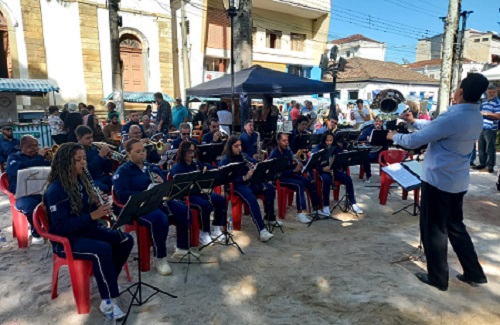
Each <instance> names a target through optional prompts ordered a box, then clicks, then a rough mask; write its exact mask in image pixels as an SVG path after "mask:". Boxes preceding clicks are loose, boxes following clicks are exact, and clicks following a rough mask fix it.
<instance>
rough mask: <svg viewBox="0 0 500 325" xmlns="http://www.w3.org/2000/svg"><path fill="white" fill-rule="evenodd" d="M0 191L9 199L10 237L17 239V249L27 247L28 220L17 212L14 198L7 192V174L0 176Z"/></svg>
mask: <svg viewBox="0 0 500 325" xmlns="http://www.w3.org/2000/svg"><path fill="white" fill-rule="evenodd" d="M0 190H1V191H2V192H3V193H4V194H5V195H7V196H8V197H9V201H10V212H11V215H12V237H14V238H16V237H17V245H18V247H19V248H26V247H28V239H29V234H28V219H27V218H26V216H25V215H24V214H23V213H22V212H21V211H19V210H17V209H16V198H15V197H14V194H12V193H10V192H9V178H8V176H7V173H2V175H0Z"/></svg>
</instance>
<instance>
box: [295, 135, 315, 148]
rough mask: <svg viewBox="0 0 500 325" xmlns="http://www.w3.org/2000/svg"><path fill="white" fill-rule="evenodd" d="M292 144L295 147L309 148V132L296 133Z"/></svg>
mask: <svg viewBox="0 0 500 325" xmlns="http://www.w3.org/2000/svg"><path fill="white" fill-rule="evenodd" d="M293 142H294V143H293V146H292V147H294V148H297V149H307V150H309V149H311V134H297V135H296V136H295V138H294V139H293Z"/></svg>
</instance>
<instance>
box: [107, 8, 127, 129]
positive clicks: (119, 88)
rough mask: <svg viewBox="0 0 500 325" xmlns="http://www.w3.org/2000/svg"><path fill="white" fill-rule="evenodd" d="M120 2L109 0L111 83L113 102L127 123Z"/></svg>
mask: <svg viewBox="0 0 500 325" xmlns="http://www.w3.org/2000/svg"><path fill="white" fill-rule="evenodd" d="M118 6H119V3H118V0H108V11H109V32H110V39H111V82H112V86H113V102H114V103H115V105H116V110H117V111H118V113H120V119H121V120H123V121H125V109H124V105H123V80H122V64H121V59H120V32H119V29H118V9H119V7H118Z"/></svg>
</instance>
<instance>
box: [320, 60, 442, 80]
mask: <svg viewBox="0 0 500 325" xmlns="http://www.w3.org/2000/svg"><path fill="white" fill-rule="evenodd" d="M325 79H327V80H328V79H330V80H331V77H330V76H326V78H325ZM368 80H378V81H384V80H385V81H396V82H402V83H412V82H414V83H431V84H437V83H438V80H435V79H432V78H430V77H428V76H426V75H423V74H421V73H419V72H416V71H413V70H410V69H408V68H404V67H402V66H401V65H399V64H397V63H394V62H385V61H378V60H369V59H363V58H351V59H349V60H347V65H346V68H345V71H344V72H340V73H339V74H338V76H337V82H349V81H368Z"/></svg>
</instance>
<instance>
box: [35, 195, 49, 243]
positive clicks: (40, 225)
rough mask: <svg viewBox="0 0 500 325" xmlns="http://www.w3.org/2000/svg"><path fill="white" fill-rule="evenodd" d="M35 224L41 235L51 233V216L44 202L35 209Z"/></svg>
mask: <svg viewBox="0 0 500 325" xmlns="http://www.w3.org/2000/svg"><path fill="white" fill-rule="evenodd" d="M33 224H34V226H35V229H36V231H37V232H38V233H39V234H40V236H42V237H45V236H46V235H47V234H48V233H49V216H48V214H47V210H46V209H45V205H44V204H43V203H40V204H39V205H37V206H36V208H35V211H33Z"/></svg>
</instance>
